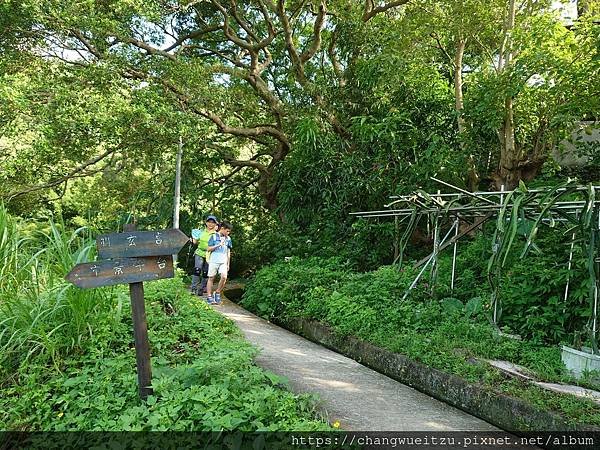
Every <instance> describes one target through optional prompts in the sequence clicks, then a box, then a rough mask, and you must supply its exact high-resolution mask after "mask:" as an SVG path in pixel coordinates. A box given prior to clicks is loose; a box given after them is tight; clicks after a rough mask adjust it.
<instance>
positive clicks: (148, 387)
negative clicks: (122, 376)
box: [124, 224, 152, 400]
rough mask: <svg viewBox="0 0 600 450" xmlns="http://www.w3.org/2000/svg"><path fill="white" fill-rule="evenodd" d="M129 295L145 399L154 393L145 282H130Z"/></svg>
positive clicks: (140, 385)
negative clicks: (145, 302)
mask: <svg viewBox="0 0 600 450" xmlns="http://www.w3.org/2000/svg"><path fill="white" fill-rule="evenodd" d="M135 229H136V226H135V224H126V225H125V226H124V231H135ZM129 296H130V297H131V317H132V319H133V338H134V342H135V359H136V363H137V373H138V390H139V393H140V398H142V399H143V400H145V399H146V398H147V397H148V395H150V394H152V366H151V364H150V343H149V342H148V324H147V323H146V305H145V304H144V283H129Z"/></svg>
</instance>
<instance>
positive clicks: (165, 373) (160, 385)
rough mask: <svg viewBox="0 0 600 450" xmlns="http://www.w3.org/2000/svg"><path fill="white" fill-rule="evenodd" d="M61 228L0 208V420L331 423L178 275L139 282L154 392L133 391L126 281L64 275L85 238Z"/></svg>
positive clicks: (6, 425) (69, 425)
mask: <svg viewBox="0 0 600 450" xmlns="http://www.w3.org/2000/svg"><path fill="white" fill-rule="evenodd" d="M62 229H63V227H62V225H61V224H60V222H59V223H56V222H54V221H50V222H49V223H47V224H36V225H35V226H32V224H25V223H23V222H19V221H18V220H16V219H15V218H13V217H11V216H10V215H8V214H6V212H5V211H4V210H2V209H0V238H1V240H0V258H2V261H0V262H3V263H4V264H3V265H2V266H1V267H2V270H4V272H3V273H2V277H1V278H0V279H1V280H2V286H1V287H0V314H1V316H0V317H1V319H0V430H16V431H73V430H77V431H87V430H90V431H91V430H93V431H96V430H103V431H123V430H146V431H148V430H161V431H166V430H169V431H190V430H215V431H220V430H238V431H256V430H258V431H260V430H304V431H308V430H326V429H329V426H328V425H327V423H326V422H325V421H324V420H321V419H319V418H318V414H317V413H316V412H315V402H314V400H313V399H311V398H309V397H307V396H298V395H294V394H292V393H290V392H289V391H287V390H286V389H285V386H284V385H285V380H284V379H282V378H280V377H278V376H276V375H274V374H272V373H268V372H265V371H263V370H261V369H259V368H258V367H256V366H255V365H254V363H253V358H254V356H255V354H256V349H254V348H253V347H251V346H250V344H248V343H247V342H246V341H245V340H244V339H243V337H242V336H241V333H240V332H239V330H238V329H237V328H236V327H235V325H234V324H233V323H232V322H231V321H229V320H227V319H225V318H224V317H222V316H221V315H220V314H218V313H216V312H215V311H213V310H211V309H210V308H209V307H208V306H207V305H205V304H204V303H203V302H199V301H198V298H197V297H192V296H191V295H189V294H188V293H187V292H186V289H185V287H184V285H183V282H182V279H181V278H180V277H179V275H178V277H177V278H175V279H170V280H161V281H157V282H153V283H146V284H145V298H146V304H147V320H148V328H149V339H150V345H151V354H152V366H153V388H154V394H153V395H151V396H149V397H148V399H147V400H146V401H142V400H140V399H139V397H138V394H137V376H136V363H135V348H134V346H133V332H132V320H131V311H130V307H129V304H130V303H129V294H128V291H127V287H126V286H119V287H112V288H101V289H93V290H81V289H79V288H76V287H74V286H72V285H70V284H68V283H67V282H66V281H65V280H64V275H65V274H66V273H67V272H68V271H69V270H70V269H71V268H72V266H73V265H75V264H76V263H78V262H81V261H82V260H85V259H88V258H90V256H91V250H92V245H91V242H90V239H89V237H87V238H86V236H85V230H78V231H76V232H74V233H67V232H64V231H62Z"/></svg>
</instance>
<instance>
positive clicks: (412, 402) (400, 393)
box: [215, 300, 497, 431]
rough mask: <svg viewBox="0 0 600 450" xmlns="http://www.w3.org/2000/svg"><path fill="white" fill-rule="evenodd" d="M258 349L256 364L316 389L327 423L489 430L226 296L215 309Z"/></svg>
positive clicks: (304, 389) (299, 387)
mask: <svg viewBox="0 0 600 450" xmlns="http://www.w3.org/2000/svg"><path fill="white" fill-rule="evenodd" d="M215 309H216V310H217V311H220V312H221V313H222V314H224V315H225V316H227V317H229V318H230V319H231V320H233V321H234V322H235V323H236V324H237V325H238V327H239V328H240V329H241V330H242V332H243V333H244V335H245V336H246V339H248V341H250V342H251V343H252V344H254V345H256V346H257V347H259V348H260V349H261V353H260V354H259V356H258V357H257V358H256V363H257V365H259V366H261V367H263V368H264V369H267V370H270V371H271V372H274V373H276V374H278V375H282V376H285V377H286V378H288V380H289V382H290V387H291V388H292V389H293V390H294V391H295V392H298V393H313V394H317V395H318V396H319V398H320V399H321V408H322V409H323V410H324V411H325V413H326V414H327V417H328V419H329V421H330V422H334V421H336V420H337V421H339V422H340V427H341V428H343V429H346V430H362V431H493V430H497V428H495V427H494V426H492V425H490V424H489V423H487V422H485V421H483V420H481V419H478V418H477V417H474V416H471V415H469V414H467V413H465V412H463V411H460V410H458V409H456V408H453V407H451V406H449V405H447V404H445V403H442V402H440V401H438V400H436V399H434V398H432V397H429V396H428V395H425V394H423V393H421V392H418V391H416V390H414V389H412V388H411V387H408V386H406V385H404V384H401V383H399V382H397V381H395V380H392V379H391V378H388V377H386V376H385V375H382V374H380V373H378V372H375V371H374V370H371V369H369V368H368V367H365V366H363V365H361V364H359V363H357V362H356V361H354V360H352V359H349V358H346V357H345V356H342V355H340V354H338V353H335V352H333V351H331V350H328V349H326V348H324V347H322V346H320V345H317V344H315V343H313V342H311V341H309V340H307V339H304V338H302V337H300V336H298V335H296V334H293V333H291V332H289V331H287V330H284V329H283V328H280V327H278V326H276V325H273V324H271V323H269V322H267V321H265V320H263V319H261V318H259V317H257V316H255V315H254V314H252V313H250V312H248V311H246V310H245V309H243V308H241V307H240V306H238V305H236V304H235V303H232V302H230V301H228V300H224V302H223V305H221V306H219V307H216V308H215Z"/></svg>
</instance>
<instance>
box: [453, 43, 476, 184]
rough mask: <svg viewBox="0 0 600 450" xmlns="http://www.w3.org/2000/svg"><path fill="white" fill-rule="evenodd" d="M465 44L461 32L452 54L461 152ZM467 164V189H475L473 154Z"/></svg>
mask: <svg viewBox="0 0 600 450" xmlns="http://www.w3.org/2000/svg"><path fill="white" fill-rule="evenodd" d="M466 44H467V40H466V38H464V37H463V36H462V34H459V36H458V37H457V39H456V52H455V54H454V99H455V111H456V122H457V125H458V142H459V145H460V149H461V153H462V154H465V143H464V141H463V138H464V133H465V118H464V116H463V109H464V102H463V77H462V69H463V56H464V54H465V46H466ZM467 166H468V169H467V186H468V187H469V190H471V191H476V190H477V189H478V187H479V174H478V173H477V167H476V166H475V161H474V159H473V155H469V157H468V160H467Z"/></svg>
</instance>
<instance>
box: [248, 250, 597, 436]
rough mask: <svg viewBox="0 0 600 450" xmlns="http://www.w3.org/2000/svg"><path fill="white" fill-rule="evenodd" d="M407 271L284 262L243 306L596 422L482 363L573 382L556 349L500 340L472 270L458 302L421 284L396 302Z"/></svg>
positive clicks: (566, 401)
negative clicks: (326, 328)
mask: <svg viewBox="0 0 600 450" xmlns="http://www.w3.org/2000/svg"><path fill="white" fill-rule="evenodd" d="M474 247H475V246H474ZM414 275H415V272H414V271H413V270H411V269H407V270H402V271H398V270H397V268H396V267H393V266H384V267H381V268H380V269H378V270H376V271H374V272H369V273H352V272H351V271H348V270H347V267H345V266H344V264H343V262H342V261H340V260H339V259H335V258H333V259H320V258H310V259H308V260H300V259H291V260H289V261H288V262H284V263H279V264H274V265H272V266H269V267H267V268H264V269H262V270H261V271H259V272H258V273H257V274H256V277H255V278H254V279H253V281H252V282H251V283H250V284H249V285H248V287H247V290H246V292H245V293H244V297H243V301H242V304H243V305H244V306H245V307H247V308H249V309H250V310H253V311H256V312H257V313H258V314H260V315H261V316H263V317H266V318H270V319H276V320H280V321H284V322H285V321H286V320H290V319H294V318H297V317H304V318H309V319H314V320H318V321H320V322H323V323H325V324H327V325H330V326H331V327H332V328H333V329H334V330H335V331H336V332H338V333H340V334H341V335H352V336H356V337H358V338H361V339H363V340H365V341H368V342H372V343H374V344H376V345H379V346H381V347H384V348H387V349H389V350H392V351H395V352H398V353H402V354H405V355H407V356H409V357H411V358H414V359H415V360H417V361H421V362H423V363H425V364H427V365H430V366H432V367H436V368H438V369H441V370H444V371H447V372H450V373H455V374H457V375H460V376H462V377H464V378H466V379H467V380H470V381H473V382H482V383H484V385H486V386H488V387H489V388H492V389H496V390H500V391H504V392H513V391H514V392H517V391H518V392H521V394H522V395H523V396H524V397H527V396H531V397H536V398H537V399H538V400H540V399H544V400H543V401H542V403H544V404H545V407H551V408H553V409H556V410H558V411H560V412H561V413H563V414H565V415H566V416H567V417H569V418H570V420H573V421H579V420H582V419H583V417H581V414H583V411H585V414H586V417H585V421H586V422H589V423H596V424H600V408H598V405H596V404H594V403H593V402H591V401H584V400H575V399H574V398H571V397H569V396H556V395H551V394H548V393H540V392H539V390H538V389H535V388H529V389H527V388H523V387H519V388H515V386H514V385H513V384H512V383H506V382H505V380H504V379H503V377H501V376H500V375H499V373H498V372H497V371H495V370H492V369H491V368H490V367H489V366H487V365H486V364H485V363H484V360H485V359H502V360H506V361H510V362H513V363H517V364H521V365H523V366H525V367H527V368H529V369H531V370H533V371H534V372H535V373H536V376H537V377H538V378H540V379H543V380H547V381H555V382H556V381H571V382H572V381H573V380H572V379H571V378H570V377H569V376H568V375H567V374H566V372H565V369H564V366H563V364H562V362H561V360H560V350H559V349H558V347H556V346H553V347H548V346H544V345H541V344H540V343H539V341H538V342H536V340H535V339H534V340H529V339H525V340H523V341H519V340H515V339H512V338H508V337H504V336H503V335H502V334H499V333H498V332H497V330H496V329H495V328H494V327H493V326H491V325H490V323H489V322H488V318H489V304H486V302H485V301H483V300H482V298H481V297H476V296H473V294H474V292H476V291H474V290H473V288H471V287H470V286H469V284H470V283H471V286H473V285H475V284H476V283H473V281H472V280H473V279H474V278H476V276H474V273H473V272H471V273H469V272H468V271H467V272H464V273H463V277H462V279H461V280H459V282H460V284H462V286H463V288H464V291H463V290H461V289H458V290H457V291H456V293H455V295H457V296H461V297H462V295H461V294H463V293H464V294H466V295H467V297H466V298H465V299H464V300H463V301H461V300H460V299H458V298H456V297H445V296H444V293H443V292H440V293H439V296H433V297H432V296H431V295H430V289H429V286H428V285H427V283H421V284H420V285H419V286H418V287H417V288H416V289H415V291H413V293H412V295H411V296H410V297H408V298H407V299H406V300H401V297H402V295H403V293H404V292H405V290H406V289H407V287H408V285H409V284H410V283H411V282H412V280H413V278H414ZM538 300H540V301H543V300H544V297H539V298H538ZM515 320H516V319H515ZM527 320H528V319H527V318H525V317H524V318H523V319H522V322H521V323H519V325H520V326H521V329H523V330H526V325H527V322H526V321H527ZM517 322H518V321H517ZM523 322H524V323H523ZM547 328H550V327H547ZM535 333H542V334H543V335H544V336H546V337H547V335H546V334H544V333H547V331H540V330H539V328H536V329H535V332H534V336H537V337H538V338H539V337H540V336H541V335H540V334H535ZM521 394H519V395H521ZM574 405H579V406H574Z"/></svg>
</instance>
